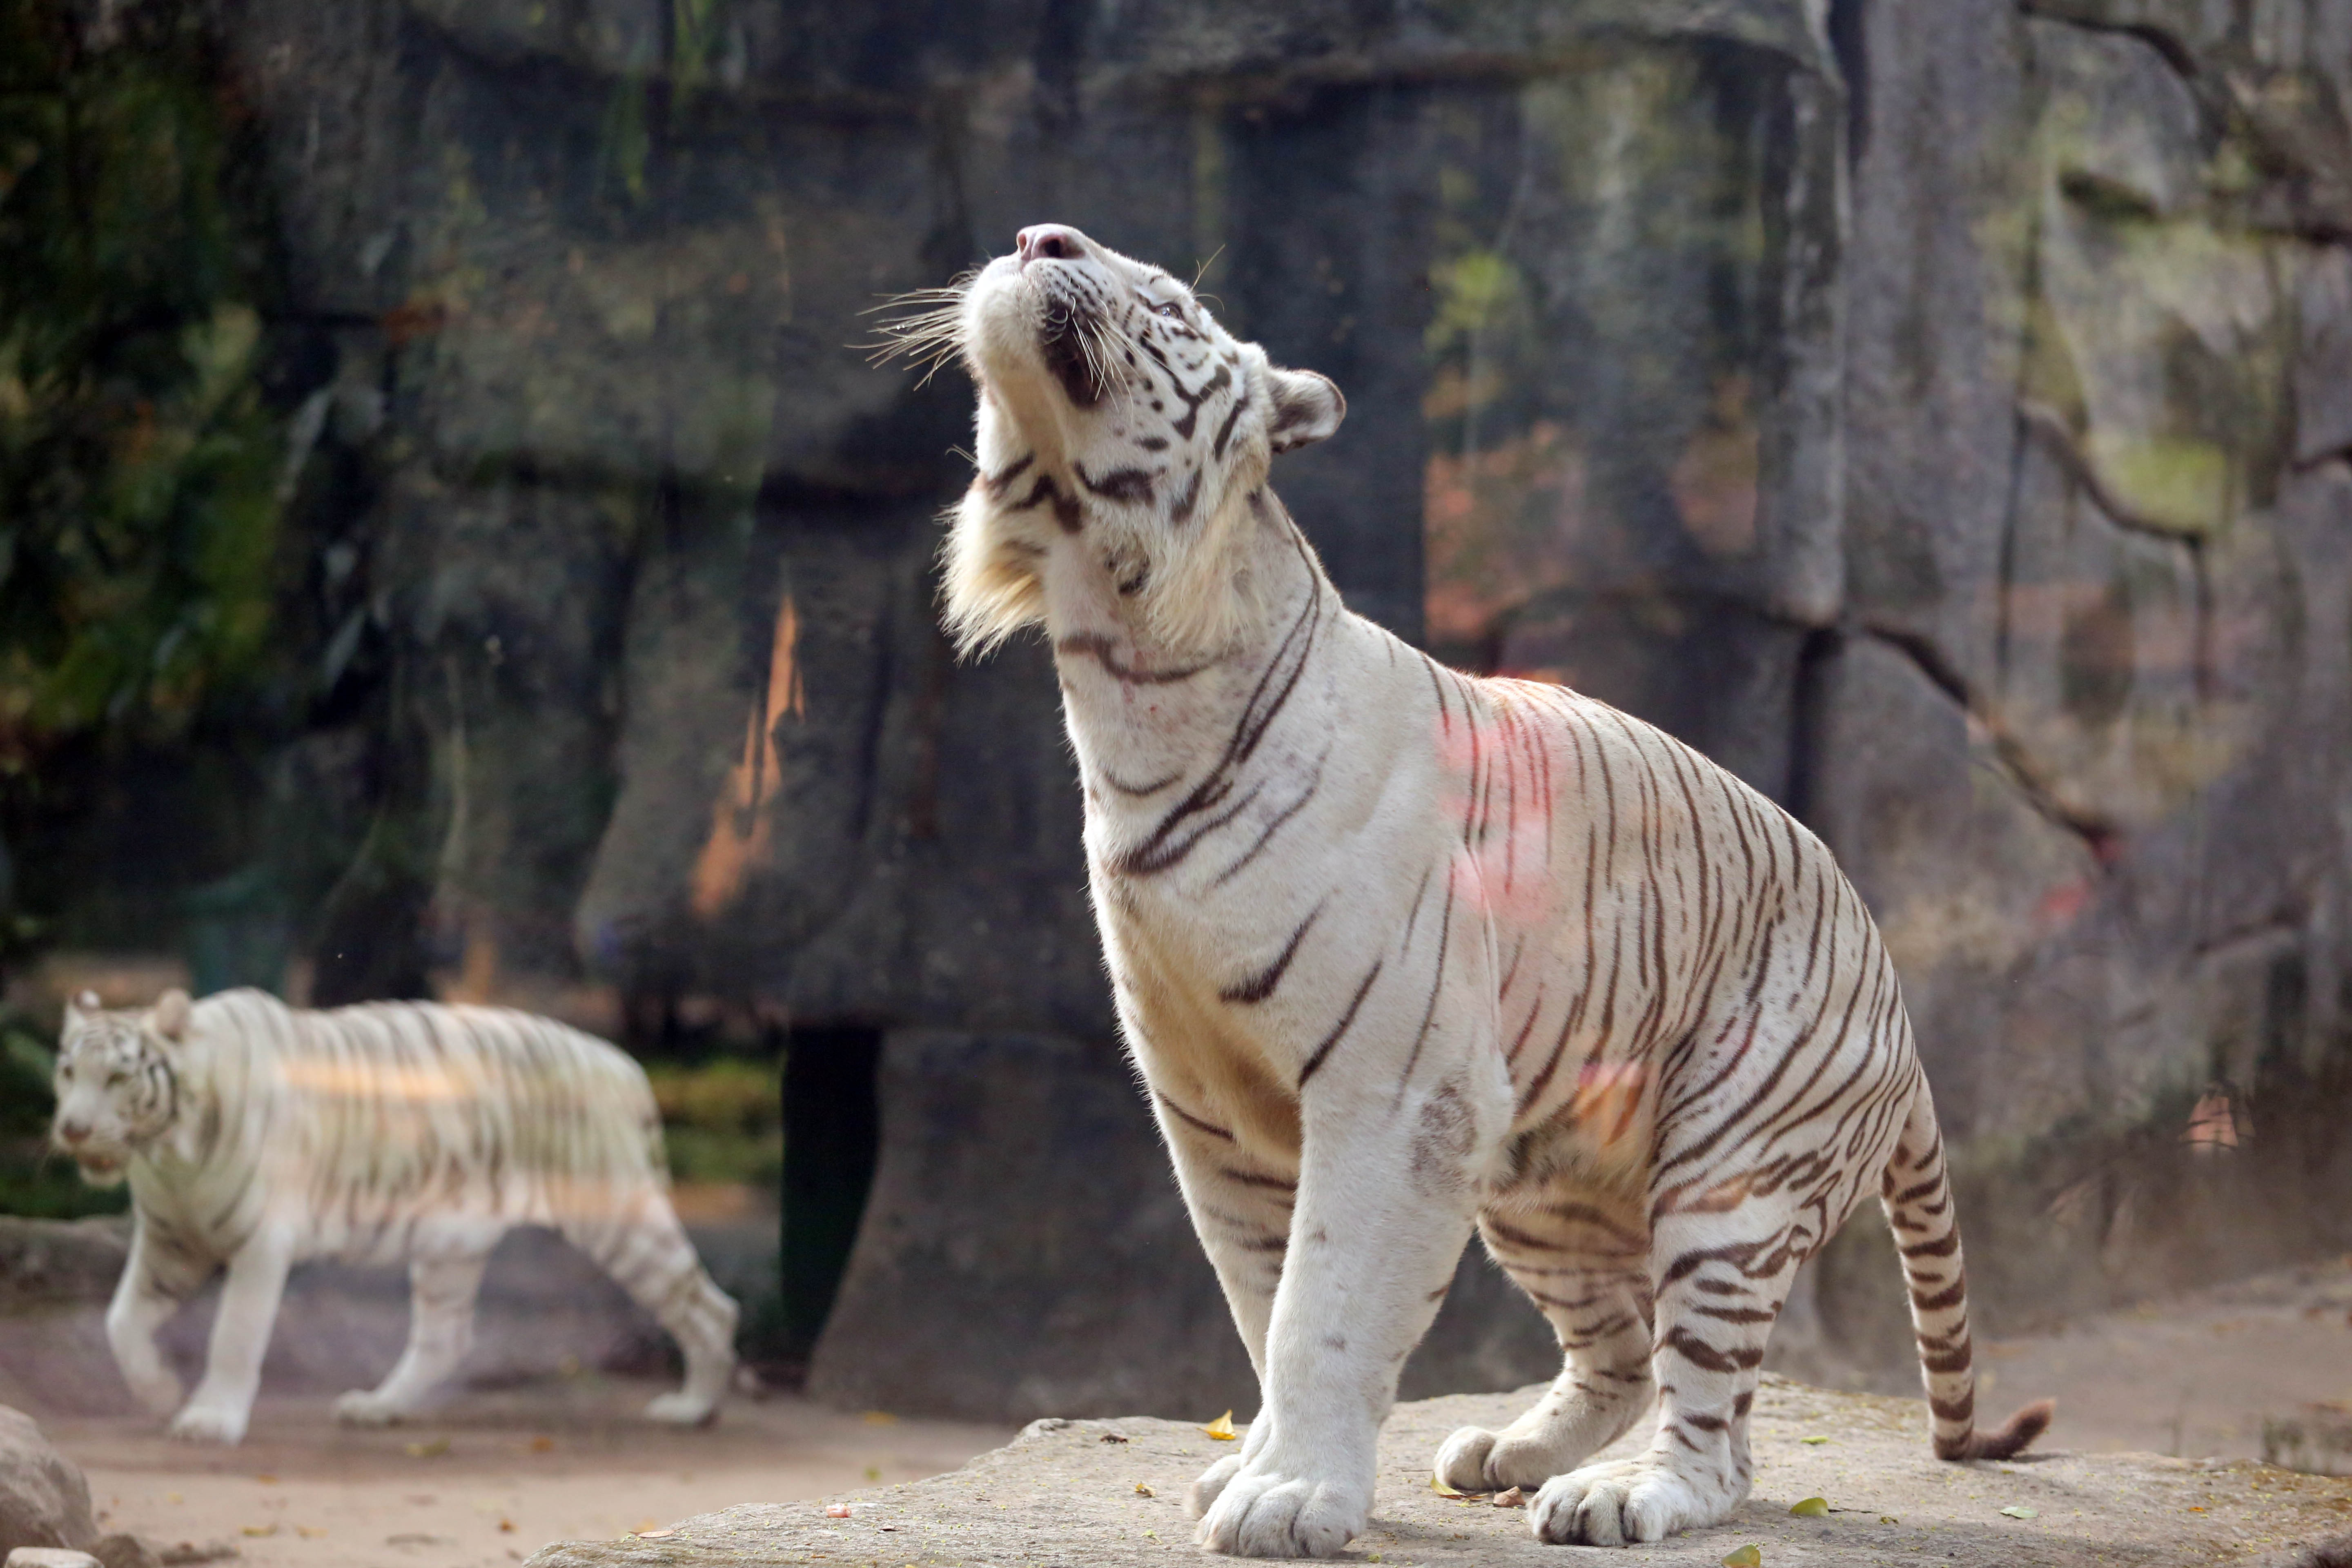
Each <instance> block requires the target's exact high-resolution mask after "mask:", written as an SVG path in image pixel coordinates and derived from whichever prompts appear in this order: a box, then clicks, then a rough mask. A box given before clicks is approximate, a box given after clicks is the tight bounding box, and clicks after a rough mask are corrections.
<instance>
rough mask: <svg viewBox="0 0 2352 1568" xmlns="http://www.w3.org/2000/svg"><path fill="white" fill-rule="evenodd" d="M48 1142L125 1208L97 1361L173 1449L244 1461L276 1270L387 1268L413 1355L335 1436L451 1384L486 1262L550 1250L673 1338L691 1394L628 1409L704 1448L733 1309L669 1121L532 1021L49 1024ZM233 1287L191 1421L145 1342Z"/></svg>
mask: <svg viewBox="0 0 2352 1568" xmlns="http://www.w3.org/2000/svg"><path fill="white" fill-rule="evenodd" d="M57 1091H58V1108H57V1115H56V1118H55V1120H54V1121H53V1123H52V1128H51V1132H52V1136H53V1137H54V1139H55V1140H56V1142H57V1143H58V1146H59V1147H60V1148H62V1149H64V1150H65V1151H66V1152H68V1153H70V1154H71V1155H72V1156H73V1157H74V1159H75V1160H76V1161H77V1162H79V1164H80V1166H81V1169H82V1173H83V1175H84V1176H85V1177H86V1178H88V1179H89V1180H90V1181H93V1182H97V1183H100V1184H108V1185H110V1184H114V1183H117V1182H120V1181H121V1180H123V1179H124V1178H125V1176H126V1175H127V1176H128V1178H129V1180H130V1184H131V1257H130V1261H129V1263H128V1265H127V1266H126V1267H125V1268H124V1269H123V1273H122V1280H121V1284H120V1285H119V1286H118V1287H117V1288H116V1289H115V1293H114V1300H113V1304H112V1305H111V1306H110V1308H109V1309H108V1310H107V1315H106V1331H107V1339H108V1341H109V1342H110V1344H111V1345H112V1347H113V1350H114V1359H115V1363H116V1364H117V1365H118V1366H120V1367H121V1370H122V1375H123V1378H124V1380H125V1381H126V1382H128V1383H129V1384H130V1385H131V1392H132V1393H133V1394H136V1395H137V1396H138V1397H139V1398H140V1400H141V1401H142V1403H144V1404H145V1405H147V1406H148V1407H149V1408H151V1409H152V1410H153V1411H154V1412H155V1413H156V1414H157V1415H171V1414H172V1412H173V1410H175V1409H176V1410H178V1414H177V1415H174V1416H173V1420H172V1426H171V1430H172V1435H173V1436H177V1437H185V1438H191V1439H195V1440H199V1441H212V1442H221V1443H236V1442H238V1441H240V1440H241V1439H242V1438H243V1437H244V1436H245V1428H246V1421H247V1415H248V1414H249V1413H250V1411H251V1409H252V1405H253V1396H254V1393H255V1390H256V1389H257V1387H258V1385H259V1384H260V1379H261V1358H262V1352H263V1351H264V1350H265V1349H266V1348H267V1347H268V1342H269V1331H270V1327H271V1324H272V1322H273V1321H274V1320H275V1319H276V1317H277V1314H278V1298H279V1295H280V1293H281V1291H282V1290H283V1289H284V1287H285V1283H286V1275H287V1270H288V1269H289V1268H290V1267H291V1266H292V1265H293V1264H295V1263H297V1262H299V1261H301V1260H303V1259H305V1258H342V1259H344V1260H346V1261H349V1262H354V1263H394V1262H405V1263H406V1264H407V1265H408V1272H409V1291H410V1300H409V1333H408V1348H407V1350H406V1351H405V1352H404V1353H403V1354H402V1356H401V1358H400V1361H399V1363H397V1364H396V1365H395V1366H394V1368H393V1370H392V1373H391V1374H390V1375H389V1376H387V1377H386V1378H385V1379H384V1380H383V1383H382V1384H379V1385H377V1386H376V1387H375V1388H374V1389H373V1390H367V1391H354V1392H352V1393H350V1394H344V1395H343V1396H342V1397H341V1399H340V1400H338V1401H337V1402H336V1405H335V1414H336V1415H337V1417H338V1418H339V1419H341V1420H344V1421H348V1422H355V1423H361V1424H370V1425H373V1424H379V1423H383V1422H390V1421H396V1420H398V1419H400V1417H402V1416H403V1415H407V1414H409V1413H410V1412H412V1411H413V1410H415V1408H416V1407H417V1405H418V1404H419V1403H420V1402H421V1401H422V1400H423V1398H424V1397H425V1394H428V1393H429V1392H430V1391H431V1390H432V1389H433V1388H434V1386H435V1385H436V1384H439V1383H440V1382H441V1381H442V1380H443V1379H444V1378H446V1377H447V1376H448V1375H449V1374H450V1373H453V1372H455V1371H456V1370H457V1364H458V1363H459V1362H460V1361H462V1360H463V1359H464V1357H465V1354H466V1352H467V1348H468V1347H469V1345H470V1344H471V1342H472V1340H473V1331H474V1299H475V1294H476V1292H477V1291H478V1289H479V1288H480V1285H481V1282H482V1271H483V1268H484V1267H485V1266H486V1265H487V1264H488V1261H489V1256H490V1252H491V1249H492V1248H494V1247H496V1246H497V1245H498V1242H499V1237H501V1236H503V1235H504V1234H505V1233H506V1232H507V1231H508V1230H509V1229H510V1228H511V1227H513V1226H518V1225H544V1226H552V1227H553V1228H555V1229H556V1230H557V1231H559V1232H561V1233H562V1235H563V1236H564V1237H566V1238H568V1239H569V1240H570V1241H571V1242H572V1244H573V1245H574V1246H576V1247H580V1248H581V1250H583V1252H585V1253H587V1254H588V1256H589V1257H591V1258H594V1259H595V1260H596V1262H597V1263H598V1264H599V1265H601V1266H602V1267H603V1268H604V1269H605V1271H606V1272H607V1273H609V1274H611V1275H612V1276H613V1278H614V1279H616V1280H618V1281H619V1282H620V1284H621V1286H622V1287H623V1288H624V1289H626V1290H627V1291H628V1293H629V1294H630V1296H631V1297H633V1298H634V1299H635V1300H636V1301H637V1302H638V1303H639V1304H640V1305H642V1306H643V1307H645V1308H646V1310H647V1311H649V1312H651V1313H652V1314H653V1315H654V1316H655V1317H656V1319H658V1320H659V1321H660V1322H661V1325H662V1327H663V1328H665V1329H667V1331H669V1332H670V1334H671V1335H672V1336H674V1337H675V1338H676V1339H677V1342H678V1346H679V1348H680V1349H681V1350H682V1351H683V1352H685V1356H686V1384H685V1386H684V1387H683V1388H681V1389H679V1390H678V1391H677V1392H676V1393H672V1394H663V1395H662V1396H661V1397H659V1398H658V1399H656V1400H655V1401H654V1402H653V1403H652V1404H651V1405H648V1406H647V1407H646V1415H650V1416H652V1417H653V1418H654V1419H656V1420H658V1421H666V1422H672V1423H677V1424H680V1425H689V1426H690V1425H697V1424H699V1423H701V1422H704V1421H708V1420H709V1419H710V1418H711V1416H712V1415H714V1414H715V1413H716V1411H717V1409H718V1405H719V1398H720V1396H721V1395H722V1394H724V1393H725V1392H726V1388H727V1384H728V1380H729V1378H730V1376H731V1375H732V1373H733V1371H734V1364H735V1352H734V1338H735V1325H736V1319H737V1310H736V1306H735V1303H734V1302H733V1301H732V1300H729V1299H728V1297H727V1296H726V1294H725V1293H724V1292H722V1291H721V1290H720V1289H719V1287H718V1286H717V1285H715V1284H714V1283H712V1281H711V1279H710V1276H709V1274H708V1273H706V1272H705V1271H704V1270H703V1268H702V1265H701V1263H700V1262H699V1261H698V1259H697V1258H696V1257H695V1253H694V1247H693V1244H692V1243H691V1242H689V1241H688V1239H687V1236H686V1232H685V1230H684V1228H683V1227H682V1226H680V1225H679V1224H678V1220H677V1215H676V1214H675V1213H674V1212H673V1211H672V1210H671V1208H670V1204H669V1196H668V1191H667V1186H668V1172H667V1165H666V1163H664V1159H663V1155H662V1133H661V1121H660V1118H659V1115H658V1113H657V1112H656V1110H655V1106H654V1099H653V1092H652V1090H651V1089H650V1088H649V1087H648V1086H647V1084H646V1075H645V1073H644V1072H643V1071H642V1070H641V1069H640V1068H638V1067H637V1065H636V1063H635V1062H634V1061H632V1060H630V1059H629V1058H627V1057H626V1056H625V1055H624V1054H622V1053H621V1052H620V1051H618V1050H616V1049H614V1047H611V1046H609V1045H607V1044H605V1043H604V1041H602V1040H599V1039H595V1038H593V1037H590V1036H587V1035H583V1034H582V1033H581V1032H580V1031H578V1030H577V1029H572V1028H568V1027H566V1026H563V1025H562V1024H558V1023H555V1022H553V1021H552V1020H551V1019H547V1018H538V1017H533V1016H530V1014H527V1013H517V1012H510V1011H509V1010H507V1009H504V1008H498V1007H446V1006H437V1005H432V1004H429V1003H416V1002H383V1003H375V1004H372V1005H365V1006H358V1007H341V1008H336V1009H334V1010H331V1011H326V1012H310V1011H302V1010H298V1009H295V1008H291V1007H289V1006H287V1005H285V1004H284V1003H282V1002H280V1001H278V999H277V998H276V997H274V996H271V995H268V994H266V993H264V992H259V991H225V992H222V993H221V994H218V995H215V996H208V997H206V998H205V1000H203V1001H201V1002H197V1003H194V1004H191V1003H190V1002H189V1000H188V997H187V994H186V993H185V992H182V991H170V992H166V993H165V994H163V998H162V999H161V1000H160V1001H158V1002H157V1003H156V1004H155V1005H154V1006H153V1007H152V1008H150V1009H145V1010H131V1011H119V1012H108V1011H101V1010H100V1008H99V1005H98V998H97V997H96V996H95V995H92V994H89V993H84V994H82V995H81V996H80V997H79V998H78V999H77V1000H76V1001H75V1002H74V1003H73V1004H72V1005H68V1008H67V1010H66V1019H65V1032H64V1040H63V1044H62V1047H61V1048H60V1050H59V1053H58V1069H57ZM223 1266H226V1268H227V1271H228V1278H227V1282H226V1286H225V1288H224V1290H223V1293H222V1297H221V1306H220V1313H219V1316H218V1317H217V1318H216V1319H215V1322H214V1326H213V1335H212V1344H211V1348H210V1352H209V1354H208V1356H207V1359H206V1363H205V1375H204V1379H203V1381H202V1382H201V1383H200V1384H197V1387H196V1391H195V1394H194V1396H193V1397H191V1398H190V1399H189V1400H188V1402H187V1404H186V1405H185V1406H184V1407H183V1406H181V1405H180V1394H181V1388H180V1382H179V1379H178V1378H177V1377H176V1376H175V1375H173V1373H172V1372H171V1370H170V1369H169V1368H167V1367H166V1366H165V1365H164V1364H163V1358H162V1356H161V1355H160V1354H159V1353H158V1352H157V1350H156V1345H155V1331H156V1330H157V1329H159V1328H161V1327H162V1326H163V1322H164V1321H165V1320H166V1319H168V1318H170V1317H171V1315H172V1314H173V1311H174V1310H177V1309H178V1307H179V1305H180V1304H181V1303H182V1302H183V1301H184V1300H186V1299H187V1298H188V1297H189V1296H190V1295H192V1294H193V1293H194V1291H195V1290H196V1289H197V1288H198V1287H199V1286H201V1285H202V1284H204V1282H205V1280H206V1279H209V1278H210V1277H211V1275H212V1273H213V1271H214V1270H215V1268H221V1267H223Z"/></svg>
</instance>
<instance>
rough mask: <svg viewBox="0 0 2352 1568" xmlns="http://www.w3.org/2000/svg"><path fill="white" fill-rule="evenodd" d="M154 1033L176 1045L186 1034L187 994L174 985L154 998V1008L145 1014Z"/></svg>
mask: <svg viewBox="0 0 2352 1568" xmlns="http://www.w3.org/2000/svg"><path fill="white" fill-rule="evenodd" d="M147 1021H148V1023H149V1024H151V1025H152V1026H153V1027H154V1030H155V1033H156V1034H157V1035H158V1036H159V1037H162V1038H163V1039H166V1040H169V1041H171V1042H172V1043H173V1044H174V1045H177V1044H178V1043H179V1042H180V1041H182V1040H184V1039H185V1038H187V1035H188V994H187V993H186V992H184V991H183V990H181V989H180V988H179V987H178V986H176V985H174V986H173V987H172V989H171V990H169V991H166V992H164V993H163V994H162V995H161V996H158V997H156V998H155V1009H154V1011H153V1012H152V1013H150V1014H148V1015H147Z"/></svg>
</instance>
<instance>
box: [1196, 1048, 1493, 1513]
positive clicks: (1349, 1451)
mask: <svg viewBox="0 0 2352 1568" xmlns="http://www.w3.org/2000/svg"><path fill="white" fill-rule="evenodd" d="M1366 1076H1372V1075H1370V1074H1368V1075H1366ZM1432 1076H1434V1075H1432ZM1466 1077H1467V1075H1466V1074H1462V1075H1458V1076H1455V1077H1451V1078H1447V1079H1443V1080H1440V1081H1436V1082H1426V1083H1412V1082H1407V1083H1405V1084H1403V1085H1402V1086H1400V1085H1399V1084H1397V1083H1395V1082H1394V1081H1393V1080H1392V1079H1391V1078H1390V1077H1389V1076H1388V1075H1386V1074H1380V1075H1378V1079H1379V1080H1378V1081H1376V1082H1370V1083H1360V1082H1357V1081H1353V1080H1352V1078H1351V1076H1350V1075H1345V1074H1340V1073H1334V1074H1332V1075H1331V1078H1332V1081H1330V1082H1328V1083H1326V1082H1324V1081H1321V1080H1319V1079H1318V1080H1317V1081H1315V1082H1313V1083H1311V1084H1310V1085H1309V1086H1308V1087H1307V1091H1306V1092H1305V1094H1303V1095H1302V1097H1301V1104H1300V1112H1301V1121H1302V1122H1303V1124H1304V1133H1305V1139H1304V1142H1305V1158H1304V1161H1303V1163H1302V1169H1301V1172H1300V1180H1299V1186H1298V1198H1297V1209H1296V1211H1295V1212H1294V1214H1293V1215H1292V1218H1291V1224H1290V1237H1289V1247H1288V1251H1287V1255H1286V1260H1285V1263H1284V1266H1283V1272H1282V1279H1281V1283H1280V1285H1279V1286H1278V1287H1277V1288H1276V1292H1275V1300H1274V1311H1273V1317H1272V1321H1271V1323H1270V1325H1269V1328H1268V1332H1267V1335H1266V1352H1265V1375H1264V1388H1265V1403H1264V1406H1263V1408H1262V1409H1261V1410H1260V1411H1259V1414H1258V1424H1259V1426H1263V1427H1265V1431H1264V1433H1263V1435H1261V1433H1260V1432H1259V1431H1258V1430H1256V1429H1253V1431H1252V1433H1251V1439H1252V1441H1251V1443H1250V1444H1249V1446H1248V1447H1247V1448H1246V1449H1245V1450H1244V1453H1243V1455H1242V1456H1241V1463H1240V1465H1239V1466H1238V1467H1237V1468H1235V1470H1234V1474H1233V1476H1232V1479H1230V1480H1229V1481H1227V1482H1226V1483H1225V1485H1224V1486H1223V1489H1222V1490H1221V1491H1219V1492H1218V1493H1217V1495H1216V1498H1215V1500H1214V1501H1213V1503H1211V1504H1210V1505H1209V1507H1208V1510H1207V1512H1206V1515H1205V1516H1204V1517H1203V1518H1202V1521H1201V1524H1200V1528H1199V1531H1198V1532H1197V1539H1198V1540H1199V1541H1200V1542H1201V1543H1202V1545H1204V1546H1207V1547H1208V1548H1210V1549H1211V1550H1213V1551H1217V1552H1234V1553H1236V1554H1238V1555H1241V1556H1245V1557H1328V1556H1332V1555H1334V1554H1335V1553H1337V1552H1339V1550H1340V1549H1341V1548H1343V1547H1344V1546H1346V1545H1347V1543H1348V1541H1349V1538H1350V1537H1351V1536H1353V1535H1355V1534H1356V1532H1357V1531H1360V1530H1361V1529H1362V1528H1363V1526H1364V1521H1365V1520H1366V1519H1367V1518H1368V1517H1369V1516H1370V1512H1371V1505H1372V1478H1373V1471H1374V1459H1375V1456H1376V1449H1377V1445H1378V1441H1379V1437H1380V1429H1381V1422H1382V1421H1383V1420H1385V1419H1386V1418H1387V1416H1388V1413H1389V1409H1390V1406H1391V1405H1393V1404H1394V1402H1395V1399H1396V1385H1397V1374H1398V1373H1400V1372H1401V1371H1402V1369H1403V1366H1404V1360H1405V1357H1406V1356H1407V1355H1408V1354H1410V1353H1411V1352H1412V1347H1413V1346H1414V1345H1415V1344H1417V1343H1419V1342H1420V1340H1421V1336H1422V1335H1423V1333H1424V1332H1426V1331H1427V1330H1428V1328H1429V1323H1430V1320H1431V1319H1432V1318H1433V1317H1434V1316H1435V1315H1436V1312H1437V1306H1438V1303H1439V1301H1441V1300H1443V1299H1444V1295H1445V1289H1446V1286H1447V1285H1448V1284H1449V1283H1450V1282H1451V1281H1452V1279H1453V1277H1454V1265H1455V1263H1456V1261H1457V1260H1458V1259H1459V1258H1461V1256H1462V1248H1463V1244H1464V1243H1465V1241H1467V1240H1468V1238H1469V1234H1470V1226H1471V1220H1472V1214H1473V1211H1474V1209H1475V1203H1476V1189H1477V1184H1478V1183H1477V1173H1478V1172H1479V1171H1480V1170H1481V1169H1482V1168H1483V1166H1484V1163H1485V1161H1486V1156H1487V1154H1488V1153H1489V1152H1491V1148H1492V1141H1493V1137H1494V1134H1492V1133H1489V1132H1484V1131H1482V1128H1486V1127H1492V1126H1494V1125H1495V1124H1496V1121H1498V1120H1499V1119H1498V1118H1497V1117H1496V1116H1495V1115H1493V1114H1492V1108H1490V1107H1486V1106H1484V1105H1480V1104H1475V1103H1474V1102H1473V1094H1472V1090H1471V1089H1470V1087H1469V1085H1468V1084H1467V1083H1466V1081H1465V1079H1466Z"/></svg>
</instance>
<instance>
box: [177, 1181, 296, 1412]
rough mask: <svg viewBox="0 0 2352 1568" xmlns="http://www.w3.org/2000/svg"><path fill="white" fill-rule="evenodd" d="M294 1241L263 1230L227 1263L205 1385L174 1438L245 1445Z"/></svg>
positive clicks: (198, 1388)
mask: <svg viewBox="0 0 2352 1568" xmlns="http://www.w3.org/2000/svg"><path fill="white" fill-rule="evenodd" d="M293 1262H294V1247H293V1243H292V1239H291V1238H290V1237H287V1236H285V1235H283V1234H282V1233H280V1232H279V1231H278V1230H276V1229H274V1228H272V1227H269V1226H264V1227H262V1228H261V1229H259V1230H257V1231H256V1232H254V1234H253V1235H252V1237H249V1238H248V1239H247V1241H246V1244H245V1245H244V1246H243V1247H239V1248H237V1250H236V1254H235V1255H234V1256H233V1257H231V1258H229V1260H228V1280H227V1283H226V1285H225V1286H224V1287H223V1289H222V1290H221V1303H220V1315H219V1316H218V1317H216V1318H215V1319H214V1320H213V1338H212V1345H211V1348H210V1350H209V1351H208V1352H206V1355H205V1376H204V1381H203V1382H201V1383H199V1384H196V1392H195V1394H194V1397H192V1398H191V1399H190V1400H189V1401H188V1403H187V1405H186V1406H185V1407H184V1409H182V1410H181V1412H180V1413H179V1415H175V1416H173V1419H172V1426H171V1432H172V1436H174V1437H179V1438H183V1439H184V1440H186V1441H188V1442H192V1443H228V1444H236V1443H241V1442H243V1441H244V1440H245V1426H246V1421H247V1418H248V1417H249V1416H250V1415H252V1413H253V1396H254V1394H256V1393H257V1392H258V1391H259V1390H260V1387H261V1357H262V1354H263V1352H266V1351H267V1350H268V1348H269V1331H270V1330H271V1329H272V1328H273V1327H274V1326H275V1325H276V1324H277V1321H278V1300H279V1298H280V1297H282V1296H283V1295H284V1294H285V1292H286V1275H287V1271H288V1270H289V1268H292V1267H293Z"/></svg>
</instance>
